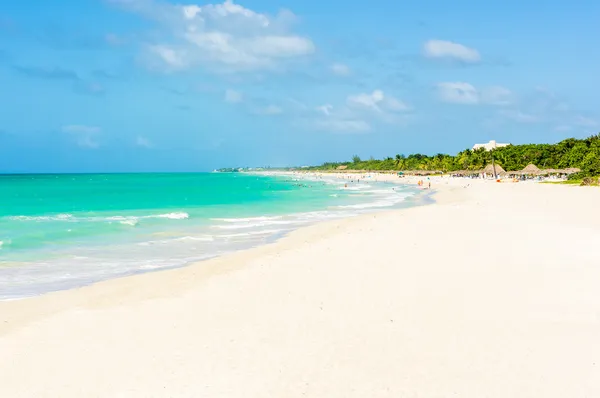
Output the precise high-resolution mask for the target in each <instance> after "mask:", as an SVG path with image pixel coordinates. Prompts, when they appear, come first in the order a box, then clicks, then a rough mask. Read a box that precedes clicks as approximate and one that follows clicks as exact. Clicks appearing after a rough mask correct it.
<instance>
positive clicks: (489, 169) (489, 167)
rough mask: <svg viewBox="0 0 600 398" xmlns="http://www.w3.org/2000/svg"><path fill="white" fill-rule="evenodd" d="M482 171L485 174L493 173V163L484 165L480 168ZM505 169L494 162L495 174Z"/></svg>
mask: <svg viewBox="0 0 600 398" xmlns="http://www.w3.org/2000/svg"><path fill="white" fill-rule="evenodd" d="M481 172H482V173H486V174H494V167H493V165H492V164H491V163H490V164H488V165H487V166H485V168H484V169H483V170H481ZM505 173H506V171H505V170H504V169H503V168H502V166H500V165H499V164H496V174H505Z"/></svg>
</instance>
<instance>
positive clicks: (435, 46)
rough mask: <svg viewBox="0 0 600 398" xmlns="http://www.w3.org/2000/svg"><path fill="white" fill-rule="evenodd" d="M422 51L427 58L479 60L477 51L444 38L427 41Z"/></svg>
mask: <svg viewBox="0 0 600 398" xmlns="http://www.w3.org/2000/svg"><path fill="white" fill-rule="evenodd" d="M423 53H424V54H425V56H426V57H429V58H447V59H455V60H459V61H462V62H469V63H476V62H479V61H481V56H480V55H479V52H478V51H477V50H475V49H474V48H469V47H467V46H464V45H462V44H459V43H453V42H451V41H445V40H429V41H427V42H426V43H425V45H424V46H423Z"/></svg>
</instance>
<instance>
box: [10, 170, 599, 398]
mask: <svg viewBox="0 0 600 398" xmlns="http://www.w3.org/2000/svg"><path fill="white" fill-rule="evenodd" d="M382 178H383V177H382ZM386 178H393V177H386ZM407 181H408V180H407ZM432 181H433V184H432V185H433V188H436V189H438V194H437V196H436V200H437V203H436V204H433V205H427V206H422V207H416V208H410V209H404V210H397V211H390V212H384V213H377V214H370V215H365V216H361V217H357V218H353V219H346V220H337V221H332V222H327V223H322V224H317V225H313V226H310V227H306V228H303V229H300V230H298V231H295V232H293V233H292V234H290V235H289V236H287V237H285V238H283V239H282V240H280V241H279V242H277V243H275V244H271V245H268V246H264V247H259V248H255V249H251V250H248V251H244V252H240V253H236V254H232V255H228V256H225V257H221V258H217V259H213V260H209V261H205V262H202V263H199V264H196V265H192V266H189V267H186V268H181V269H177V270H170V271H163V272H155V273H149V274H144V275H137V276H133V277H128V278H122V279H117V280H111V281H107V282H102V283H98V284H96V285H93V286H89V287H85V288H81V289H76V290H70V291H64V292H57V293H51V294H47V295H45V296H42V297H38V298H33V299H27V300H21V301H13V302H1V303H0V356H1V358H2V360H1V361H0V379H1V380H0V396H2V397H240V398H241V397H244V398H251V397H277V398H280V397H285V398H293V397H327V398H332V397H340V398H341V397H343V398H348V397H360V398H365V397H373V398H374V397H395V398H396V397H426V398H437V397H439V398H442V397H444V398H447V397H473V398H482V397H498V398H500V397H501V398H506V397H532V398H540V397H544V398H550V397H560V398H565V397H569V398H575V397H600V289H599V288H598V284H599V281H600V212H599V211H598V203H600V190H598V189H595V188H583V187H569V186H556V185H546V184H534V183H517V184H508V183H494V182H489V181H475V180H462V179H433V180H432Z"/></svg>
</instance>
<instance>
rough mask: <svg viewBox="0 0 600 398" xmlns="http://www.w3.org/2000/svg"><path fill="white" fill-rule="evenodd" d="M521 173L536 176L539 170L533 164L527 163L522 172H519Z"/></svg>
mask: <svg viewBox="0 0 600 398" xmlns="http://www.w3.org/2000/svg"><path fill="white" fill-rule="evenodd" d="M521 172H522V173H523V174H538V173H539V172H540V168H539V167H537V166H536V165H535V164H533V163H529V164H528V165H527V166H525V168H524V169H523V170H521Z"/></svg>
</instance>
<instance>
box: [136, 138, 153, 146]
mask: <svg viewBox="0 0 600 398" xmlns="http://www.w3.org/2000/svg"><path fill="white" fill-rule="evenodd" d="M135 145H137V146H139V147H142V148H152V147H153V146H154V145H152V142H150V140H149V139H148V138H146V137H144V136H141V135H138V136H137V137H136V138H135Z"/></svg>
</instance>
